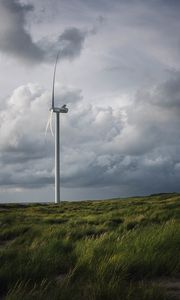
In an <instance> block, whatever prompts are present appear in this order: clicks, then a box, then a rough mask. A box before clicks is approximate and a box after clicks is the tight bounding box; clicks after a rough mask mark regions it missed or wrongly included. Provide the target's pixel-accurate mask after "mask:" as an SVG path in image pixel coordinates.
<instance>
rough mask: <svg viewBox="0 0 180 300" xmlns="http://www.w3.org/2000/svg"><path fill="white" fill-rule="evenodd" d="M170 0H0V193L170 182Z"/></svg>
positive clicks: (173, 90) (173, 162)
mask: <svg viewBox="0 0 180 300" xmlns="http://www.w3.org/2000/svg"><path fill="white" fill-rule="evenodd" d="M179 15H180V1H178V0H133V1H132V0H111V1H109V0H38V1H37V0H19V1H18V0H0V70H1V76H0V91H1V94H0V202H11V201H53V199H54V190H53V189H54V140H53V137H52V136H51V134H50V132H48V134H47V136H45V128H46V123H47V119H48V114H49V108H50V102H51V90H52V74H53V67H54V61H55V57H56V54H57V51H60V61H59V64H58V69H57V78H56V87H55V102H56V104H57V105H62V104H67V105H68V107H69V113H68V114H67V115H61V186H62V189H61V198H62V199H63V200H77V199H80V200H81V199H103V198H112V197H122V196H123V197H124V196H131V195H144V194H151V193H159V192H175V191H176V192H178V191H180V185H179V179H180V35H179V33H180V18H179Z"/></svg>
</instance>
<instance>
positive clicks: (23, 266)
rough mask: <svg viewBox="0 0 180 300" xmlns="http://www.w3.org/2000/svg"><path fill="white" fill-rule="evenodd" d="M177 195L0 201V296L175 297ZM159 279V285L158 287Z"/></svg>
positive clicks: (179, 242)
mask: <svg viewBox="0 0 180 300" xmlns="http://www.w3.org/2000/svg"><path fill="white" fill-rule="evenodd" d="M179 203H180V195H179V194H175V193H174V194H159V195H152V196H149V197H136V198H128V199H112V200H111V199H110V200H101V201H82V202H63V203H61V204H60V205H54V204H28V205H17V204H9V205H5V204H1V205H0V225H1V231H0V298H1V299H6V300H16V299H17V300H27V299H29V300H30V299H38V300H41V299H51V300H53V299H55V300H56V299H58V300H86V299H87V300H95V299H97V300H111V299H112V300H161V299H164V300H165V299H179V298H178V290H177V289H176V288H174V289H171V288H168V282H169V283H171V282H173V281H174V282H179V279H180V251H179V249H180V226H179V219H180V206H179ZM165 283H167V284H165Z"/></svg>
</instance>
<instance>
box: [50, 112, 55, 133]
mask: <svg viewBox="0 0 180 300" xmlns="http://www.w3.org/2000/svg"><path fill="white" fill-rule="evenodd" d="M52 119H53V111H52V110H51V113H50V118H49V127H50V130H51V134H52V136H54V132H53V127H52Z"/></svg>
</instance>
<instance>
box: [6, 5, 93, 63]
mask: <svg viewBox="0 0 180 300" xmlns="http://www.w3.org/2000/svg"><path fill="white" fill-rule="evenodd" d="M33 10H34V7H33V6H32V5H25V4H22V3H21V2H19V1H17V0H1V2H0V41H1V43H0V51H1V52H3V53H6V54H9V55H12V56H14V57H15V58H17V59H19V60H21V61H24V62H29V63H34V64H36V63H41V62H42V61H46V62H47V61H51V60H52V59H53V61H54V57H55V56H56V55H57V52H58V51H60V57H61V59H70V60H72V59H74V58H76V57H78V56H79V55H80V54H81V51H82V49H83V45H84V42H85V38H86V37H87V35H88V34H89V33H88V31H84V30H80V29H78V28H76V27H70V28H65V30H64V31H63V32H62V33H61V34H59V35H58V36H56V37H55V38H54V39H51V38H50V37H47V36H46V37H44V38H42V39H40V40H39V41H34V40H33V38H32V36H31V34H30V32H29V31H28V30H27V26H26V25H27V24H26V19H27V18H26V17H27V15H28V14H29V13H33Z"/></svg>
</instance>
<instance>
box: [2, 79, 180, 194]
mask: <svg viewBox="0 0 180 300" xmlns="http://www.w3.org/2000/svg"><path fill="white" fill-rule="evenodd" d="M178 82H179V74H176V76H174V78H171V79H170V80H169V81H166V82H164V83H162V84H159V85H156V86H153V87H151V88H149V89H146V90H141V91H139V93H138V94H137V95H136V99H135V101H134V102H133V103H131V104H130V105H128V106H126V107H123V108H113V107H111V106H108V107H98V106H96V105H90V104H87V103H84V102H83V101H82V96H81V92H80V91H79V90H74V91H73V90H72V89H68V88H66V89H64V90H62V92H59V93H57V94H58V95H59V97H60V98H61V100H62V99H63V101H64V99H66V101H68V102H69V106H70V111H71V113H70V114H68V117H62V122H61V128H63V130H62V135H61V142H62V143H61V159H62V160H61V170H62V185H63V186H64V187H66V188H74V187H83V188H85V187H88V188H90V187H93V188H95V189H96V188H103V187H107V186H109V187H111V188H112V189H115V190H116V191H117V189H118V187H119V191H121V190H123V189H126V190H128V193H129V194H131V192H132V193H135V192H136V193H139V194H142V193H152V192H158V191H175V190H176V191H177V190H179V176H180V156H179V153H180V152H179V151H180V132H179V128H180V120H179V100H180V98H178V97H179V96H178V95H179V94H178V93H179V92H178V91H179V85H178ZM57 88H58V86H57ZM60 90H61V89H60ZM48 98H49V97H48V95H47V93H46V92H45V91H43V90H41V89H40V88H38V87H37V86H34V85H28V86H24V87H20V88H19V89H17V90H16V91H15V92H14V93H13V95H12V96H11V98H10V99H9V101H8V106H7V108H6V109H4V110H3V111H2V112H1V122H2V123H1V127H0V129H1V130H0V144H1V149H2V151H1V160H0V161H1V165H0V184H1V186H11V187H14V186H16V187H19V188H22V187H23V188H37V187H43V186H48V185H49V184H51V183H53V173H54V171H53V165H54V163H53V139H52V138H51V137H50V136H47V140H45V138H44V128H45V124H44V122H43V120H42V118H41V115H42V114H43V115H45V112H46V111H47V110H48ZM74 98H75V99H76V100H75V101H73V99H74ZM178 99H179V100H178ZM166 103H168V105H166ZM169 103H172V106H171V105H170V104H169ZM27 111H28V114H27V113H26V112H27ZM17 112H20V113H19V114H17ZM34 118H35V119H36V120H37V121H36V124H34V121H33V120H34ZM10 119H11V120H12V121H11V124H10V123H9V120H10ZM3 120H4V121H3ZM25 125H26V126H25ZM40 155H41V157H40Z"/></svg>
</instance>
